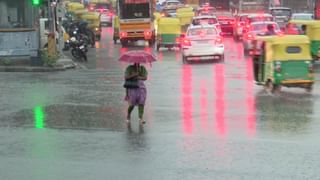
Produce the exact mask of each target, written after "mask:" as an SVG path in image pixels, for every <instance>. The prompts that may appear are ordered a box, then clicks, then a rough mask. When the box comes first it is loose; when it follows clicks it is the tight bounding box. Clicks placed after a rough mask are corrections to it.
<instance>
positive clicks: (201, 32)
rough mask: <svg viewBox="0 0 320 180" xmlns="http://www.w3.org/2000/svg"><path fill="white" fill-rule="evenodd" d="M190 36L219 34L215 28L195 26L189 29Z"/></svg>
mask: <svg viewBox="0 0 320 180" xmlns="http://www.w3.org/2000/svg"><path fill="white" fill-rule="evenodd" d="M187 34H188V36H200V35H217V34H218V32H217V30H216V29H215V28H194V29H190V30H189V31H188V33H187Z"/></svg>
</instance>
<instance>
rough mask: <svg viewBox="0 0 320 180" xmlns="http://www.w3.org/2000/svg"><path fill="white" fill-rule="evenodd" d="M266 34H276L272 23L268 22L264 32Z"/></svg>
mask: <svg viewBox="0 0 320 180" xmlns="http://www.w3.org/2000/svg"><path fill="white" fill-rule="evenodd" d="M265 35H266V36H273V35H277V33H276V32H275V30H274V25H273V24H268V26H267V32H266V33H265Z"/></svg>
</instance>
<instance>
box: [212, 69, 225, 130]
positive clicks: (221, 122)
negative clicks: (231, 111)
mask: <svg viewBox="0 0 320 180" xmlns="http://www.w3.org/2000/svg"><path fill="white" fill-rule="evenodd" d="M214 72H215V76H214V77H215V89H216V91H215V97H216V101H215V111H216V112H215V120H216V131H217V132H218V134H219V135H220V136H225V135H226V133H227V127H226V124H225V119H224V118H225V117H224V114H225V97H224V96H225V94H224V92H225V79H224V78H225V70H224V65H222V64H217V65H215V66H214Z"/></svg>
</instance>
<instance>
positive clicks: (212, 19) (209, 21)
mask: <svg viewBox="0 0 320 180" xmlns="http://www.w3.org/2000/svg"><path fill="white" fill-rule="evenodd" d="M191 25H192V26H196V25H213V26H215V27H216V28H217V29H218V30H219V32H221V27H220V24H219V21H218V19H217V17H216V16H210V15H207V16H195V17H193V18H192V23H191Z"/></svg>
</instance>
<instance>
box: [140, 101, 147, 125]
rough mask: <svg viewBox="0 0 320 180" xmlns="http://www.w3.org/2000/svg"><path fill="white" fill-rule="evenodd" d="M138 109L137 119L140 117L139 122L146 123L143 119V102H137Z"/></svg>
mask: <svg viewBox="0 0 320 180" xmlns="http://www.w3.org/2000/svg"><path fill="white" fill-rule="evenodd" d="M138 110H139V119H140V122H141V123H143V124H144V123H146V122H145V121H144V120H143V112H144V105H143V104H139V106H138Z"/></svg>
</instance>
